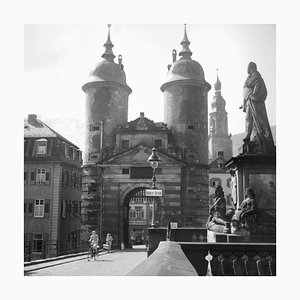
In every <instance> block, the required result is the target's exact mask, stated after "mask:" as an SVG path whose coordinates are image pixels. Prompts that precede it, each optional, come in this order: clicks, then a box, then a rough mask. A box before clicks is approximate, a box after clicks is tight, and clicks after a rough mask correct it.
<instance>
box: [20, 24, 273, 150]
mask: <svg viewBox="0 0 300 300" xmlns="http://www.w3.org/2000/svg"><path fill="white" fill-rule="evenodd" d="M186 30H187V35H188V39H189V41H190V43H191V44H190V49H191V51H192V52H193V55H192V59H193V60H196V61H198V62H199V63H200V64H201V66H202V68H203V69H204V74H205V79H206V81H207V82H209V83H210V84H211V86H212V88H211V90H210V91H209V93H208V108H209V111H210V104H211V101H212V99H213V95H214V83H215V82H216V77H217V69H218V75H219V78H220V81H221V82H222V95H223V97H224V99H225V101H226V110H227V113H228V128H229V133H232V134H237V133H241V132H244V127H245V125H244V124H245V121H244V117H245V116H244V113H243V112H242V110H240V109H239V106H240V105H241V103H242V89H243V84H244V82H245V79H246V77H247V65H248V63H249V62H250V61H254V62H255V63H256V64H257V67H258V71H259V72H260V73H261V74H262V77H263V78H264V80H265V82H266V86H267V89H268V97H267V100H266V107H267V113H268V117H269V122H270V124H271V125H276V25H275V24H261V25H259V24H249V25H237V24H233V25H230V24H224V25H221V24H218V25H213V24H207V25H205V24H189V23H187V25H186ZM107 32H108V28H107V24H97V25H95V24H86V25H79V24H74V25H72V24H47V25H46V24H42V25H38V24H25V25H24V98H25V101H26V106H24V117H26V116H27V115H28V114H30V113H35V114H37V115H38V117H39V118H40V119H41V120H42V121H46V120H51V119H55V120H57V124H58V123H59V122H60V121H61V122H62V124H64V122H66V123H69V125H66V126H64V125H62V126H60V127H57V128H55V123H51V121H49V122H50V123H51V125H52V126H53V127H54V129H57V130H58V128H59V130H60V132H59V133H60V134H62V135H63V136H65V137H66V138H68V137H71V136H72V137H73V136H74V135H73V134H74V132H73V134H72V135H71V131H76V127H74V128H73V129H72V128H70V122H72V123H74V120H78V122H79V123H81V124H82V123H83V122H84V114H85V112H84V101H85V97H84V92H83V91H82V89H81V87H82V85H83V84H85V83H86V82H87V81H88V78H89V73H90V71H91V70H92V69H93V68H94V66H95V65H96V63H98V62H99V61H101V60H103V58H102V57H101V55H102V54H103V53H104V47H103V44H104V43H105V42H106V39H107ZM183 34H184V25H183V24H132V25H131V24H123V25H122V24H112V26H111V41H112V43H113V44H114V48H113V52H114V54H115V56H116V58H115V62H117V57H118V55H119V54H122V57H123V64H124V70H125V73H126V78H127V84H128V85H129V86H130V87H131V89H132V94H130V96H129V111H128V121H131V120H134V119H136V118H137V117H139V113H140V112H144V113H145V116H146V117H148V118H150V119H151V120H154V121H156V122H162V121H164V120H163V118H164V117H163V101H164V97H163V93H162V92H161V90H160V87H161V85H162V84H163V83H164V82H165V81H166V79H167V65H168V64H171V62H172V50H173V49H176V50H177V53H179V52H180V50H181V45H180V43H181V41H182V39H183ZM177 58H179V57H178V55H177ZM68 120H72V121H68ZM77 127H78V126H77ZM80 135H82V133H80ZM77 136H78V135H77ZM82 140H83V137H80V136H78V138H76V141H73V142H75V143H76V142H78V143H79V146H82Z"/></svg>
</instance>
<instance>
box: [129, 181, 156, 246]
mask: <svg viewBox="0 0 300 300" xmlns="http://www.w3.org/2000/svg"><path fill="white" fill-rule="evenodd" d="M147 188H148V187H145V186H144V187H137V188H134V189H133V190H131V191H130V192H129V193H128V194H127V195H126V197H125V199H124V202H123V242H124V245H125V247H126V248H131V247H132V246H133V245H138V244H146V243H147V238H148V237H147V236H148V228H149V226H150V224H151V220H152V209H153V207H152V205H153V201H152V198H150V197H147V196H146V192H145V190H146V189H147ZM159 211H160V206H159V205H156V212H155V216H157V215H158V214H159Z"/></svg>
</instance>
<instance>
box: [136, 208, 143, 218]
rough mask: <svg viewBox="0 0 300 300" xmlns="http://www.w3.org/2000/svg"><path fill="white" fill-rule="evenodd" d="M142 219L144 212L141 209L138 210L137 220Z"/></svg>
mask: <svg viewBox="0 0 300 300" xmlns="http://www.w3.org/2000/svg"><path fill="white" fill-rule="evenodd" d="M141 217H142V210H141V209H140V208H138V209H136V218H137V219H141Z"/></svg>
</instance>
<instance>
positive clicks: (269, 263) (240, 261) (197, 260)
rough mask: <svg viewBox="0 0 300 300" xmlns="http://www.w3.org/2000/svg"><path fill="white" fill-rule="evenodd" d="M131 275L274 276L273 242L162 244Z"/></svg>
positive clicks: (168, 242)
mask: <svg viewBox="0 0 300 300" xmlns="http://www.w3.org/2000/svg"><path fill="white" fill-rule="evenodd" d="M128 275H130V276H234V275H235V276H275V275H276V244H274V243H264V244H263V243H204V242H195V243H193V242H171V241H162V242H160V243H159V246H158V248H157V249H156V250H154V251H153V253H152V254H151V255H150V256H149V257H148V258H147V259H146V260H145V261H144V262H142V263H141V264H140V265H139V266H137V267H136V268H135V269H134V270H133V271H131V272H130V273H129V274H128Z"/></svg>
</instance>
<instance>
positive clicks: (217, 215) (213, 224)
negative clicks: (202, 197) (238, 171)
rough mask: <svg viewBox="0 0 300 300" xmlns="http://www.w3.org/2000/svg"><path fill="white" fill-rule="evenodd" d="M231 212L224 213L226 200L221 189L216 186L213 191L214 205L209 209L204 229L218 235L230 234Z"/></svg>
mask: <svg viewBox="0 0 300 300" xmlns="http://www.w3.org/2000/svg"><path fill="white" fill-rule="evenodd" d="M232 214H233V211H232V210H228V211H226V200H225V198H224V192H223V188H222V187H221V186H217V187H216V189H215V197H214V203H213V205H212V206H211V207H210V210H209V217H208V220H207V222H206V228H207V229H209V230H211V231H214V232H218V233H230V219H231V217H232Z"/></svg>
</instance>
